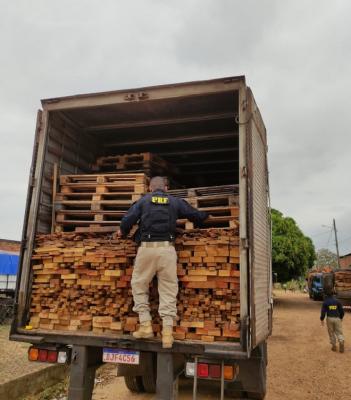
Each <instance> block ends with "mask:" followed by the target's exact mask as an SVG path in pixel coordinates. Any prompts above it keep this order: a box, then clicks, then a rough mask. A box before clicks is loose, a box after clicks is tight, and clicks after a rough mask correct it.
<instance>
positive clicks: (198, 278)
mask: <svg viewBox="0 0 351 400" xmlns="http://www.w3.org/2000/svg"><path fill="white" fill-rule="evenodd" d="M237 233H238V232H237V231H236V230H234V229H206V230H194V231H193V232H191V231H189V232H184V234H183V235H181V236H179V237H178V238H177V241H176V249H177V253H178V277H179V281H180V287H179V297H178V315H179V317H180V323H179V325H178V326H176V328H175V332H176V333H175V336H176V338H177V339H191V340H202V341H210V342H211V341H215V340H216V341H217V340H228V339H230V338H238V337H239V318H240V268H239V262H240V259H239V242H238V234H237Z"/></svg>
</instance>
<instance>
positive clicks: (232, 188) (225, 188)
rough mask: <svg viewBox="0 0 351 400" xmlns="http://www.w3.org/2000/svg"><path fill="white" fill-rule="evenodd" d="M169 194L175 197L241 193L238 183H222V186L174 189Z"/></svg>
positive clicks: (236, 194) (235, 194)
mask: <svg viewBox="0 0 351 400" xmlns="http://www.w3.org/2000/svg"><path fill="white" fill-rule="evenodd" d="M168 193H169V194H171V195H172V196H175V197H181V198H183V199H185V198H194V197H200V196H213V195H233V196H238V195H239V186H238V185H220V186H206V187H195V188H186V189H174V190H169V191H168Z"/></svg>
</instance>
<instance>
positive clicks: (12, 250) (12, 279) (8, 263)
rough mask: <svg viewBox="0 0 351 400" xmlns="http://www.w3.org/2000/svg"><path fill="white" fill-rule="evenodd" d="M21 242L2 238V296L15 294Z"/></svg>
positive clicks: (0, 279)
mask: <svg viewBox="0 0 351 400" xmlns="http://www.w3.org/2000/svg"><path fill="white" fill-rule="evenodd" d="M20 245H21V242H18V241H15V240H6V239H0V296H1V295H2V296H4V295H5V296H8V295H10V296H13V294H14V292H15V288H16V277H17V270H18V261H19V252H20Z"/></svg>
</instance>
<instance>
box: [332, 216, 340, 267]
mask: <svg viewBox="0 0 351 400" xmlns="http://www.w3.org/2000/svg"><path fill="white" fill-rule="evenodd" d="M333 228H334V234H335V246H336V255H337V257H338V268H340V256H339V243H338V235H337V233H336V224H335V218H333Z"/></svg>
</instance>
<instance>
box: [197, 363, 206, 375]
mask: <svg viewBox="0 0 351 400" xmlns="http://www.w3.org/2000/svg"><path fill="white" fill-rule="evenodd" d="M197 376H198V377H199V378H207V377H208V364H204V363H200V364H197Z"/></svg>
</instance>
